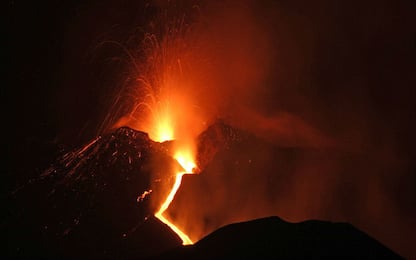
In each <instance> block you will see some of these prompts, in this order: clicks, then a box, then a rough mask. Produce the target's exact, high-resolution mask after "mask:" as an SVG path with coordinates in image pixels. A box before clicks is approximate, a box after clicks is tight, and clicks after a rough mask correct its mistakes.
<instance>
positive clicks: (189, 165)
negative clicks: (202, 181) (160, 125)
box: [155, 152, 195, 245]
mask: <svg viewBox="0 0 416 260" xmlns="http://www.w3.org/2000/svg"><path fill="white" fill-rule="evenodd" d="M175 159H176V160H177V161H178V163H179V164H180V165H181V166H182V167H183V168H184V169H185V171H180V172H178V173H177V174H176V178H175V184H174V185H173V187H172V190H171V191H170V193H169V195H168V196H167V198H166V200H165V201H164V202H163V204H162V206H161V207H160V209H159V210H158V212H156V214H155V217H157V218H158V219H159V220H160V221H162V222H163V223H165V224H166V225H168V226H169V227H170V228H171V229H172V230H173V231H174V232H175V233H176V234H178V236H179V237H180V238H181V239H182V244H183V245H191V244H193V242H192V240H191V239H190V238H189V237H188V235H186V234H185V233H184V232H183V231H182V230H180V229H179V228H178V227H177V226H176V225H175V224H174V223H172V222H171V221H169V220H168V219H167V218H166V217H164V216H163V213H164V212H165V211H166V210H167V209H168V208H169V205H170V203H171V202H172V200H173V198H174V197H175V194H176V192H177V191H178V189H179V187H180V186H181V182H182V176H183V175H185V174H193V172H192V170H193V169H194V168H195V163H194V161H193V160H192V157H191V156H190V154H188V153H183V152H177V153H176V155H175Z"/></svg>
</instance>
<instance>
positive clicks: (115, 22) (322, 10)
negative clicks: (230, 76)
mask: <svg viewBox="0 0 416 260" xmlns="http://www.w3.org/2000/svg"><path fill="white" fill-rule="evenodd" d="M156 2H158V1H155V2H151V3H148V2H146V1H138V0H135V1H129V0H123V1H108V0H106V1H50V0H48V1H41V2H39V1H18V0H16V1H8V2H7V8H6V12H7V14H6V16H5V18H6V21H5V25H6V26H5V27H6V37H5V39H4V40H3V44H4V43H5V48H3V51H4V54H3V62H5V63H6V65H5V66H4V67H5V69H6V71H5V79H6V80H5V81H4V82H5V83H4V84H2V89H3V90H2V91H3V93H5V95H4V96H3V98H4V101H3V102H2V104H3V109H2V111H3V115H4V116H3V119H4V120H5V122H3V129H5V130H6V133H5V134H4V135H3V142H5V144H4V146H5V147H6V158H7V163H6V165H5V169H6V170H5V171H3V172H5V175H6V177H5V178H6V181H5V182H4V183H5V184H3V185H6V186H5V189H6V190H8V189H10V188H11V187H13V185H14V183H15V181H16V180H17V181H19V182H21V181H23V180H25V179H27V178H28V177H29V176H31V175H34V174H37V172H36V169H40V168H43V167H45V166H46V165H47V164H48V163H49V162H50V161H51V160H52V159H53V157H54V156H55V154H56V152H57V151H58V150H59V149H60V147H67V148H69V147H74V146H77V145H80V144H82V143H83V142H85V141H86V140H88V139H90V138H92V137H93V136H95V135H96V134H97V129H98V128H99V126H100V122H101V121H102V120H103V118H104V116H105V114H106V111H107V109H108V107H109V104H110V103H111V100H112V96H113V93H114V91H116V90H117V89H116V88H117V86H119V85H120V81H122V80H123V79H124V78H125V77H126V74H125V71H126V67H125V66H126V62H123V55H124V54H123V52H122V50H120V48H118V47H116V46H115V45H114V44H113V45H112V44H106V43H105V42H107V41H116V42H119V43H122V44H123V45H125V46H126V47H127V48H132V47H133V46H135V45H136V44H137V43H138V42H140V37H141V33H142V32H141V30H140V28H144V27H145V26H146V24H147V22H148V21H149V19H150V18H152V17H153V15H154V13H156V12H157V10H158V8H159V7H160V5H159V4H155V3H156ZM273 8H278V10H277V11H276V12H274V11H273V10H274V9H273ZM415 10H416V8H415V6H414V4H412V1H270V2H266V1H264V3H263V4H262V5H258V6H257V7H256V9H255V10H254V12H255V13H257V17H260V18H262V15H261V13H262V12H265V13H268V16H266V18H264V17H263V18H262V19H265V21H266V22H268V23H269V26H268V28H267V30H268V31H269V32H271V35H272V37H271V41H272V43H273V44H275V46H276V49H278V48H280V49H281V50H283V51H280V52H278V51H277V53H278V54H273V55H277V56H276V57H279V62H277V63H276V64H273V66H274V67H275V68H277V67H278V68H279V73H277V74H276V75H274V74H271V75H270V76H269V77H268V79H267V80H268V81H269V82H270V83H269V84H270V85H274V84H273V82H279V84H280V86H281V87H280V88H278V89H276V88H273V87H270V88H264V89H263V90H262V91H263V93H261V94H262V95H264V96H265V97H267V98H264V99H261V100H262V102H261V104H260V105H259V110H260V111H266V113H273V111H277V110H284V111H289V112H290V113H294V114H299V115H301V116H303V117H304V118H309V121H310V122H313V124H314V125H318V126H319V127H320V128H321V129H323V130H324V131H327V132H330V133H335V134H334V135H336V136H338V137H339V136H343V137H346V138H347V139H348V138H350V140H351V145H352V146H354V147H356V146H360V145H363V146H365V147H371V149H367V150H366V149H363V150H364V151H372V150H374V149H379V150H380V149H383V148H385V147H387V149H391V150H394V152H393V153H394V156H395V158H401V159H403V160H404V161H405V162H406V167H405V168H406V169H405V171H404V172H401V173H397V174H399V175H400V179H401V178H403V182H405V184H406V185H407V186H406V187H407V188H405V189H403V192H404V195H403V197H404V198H402V199H400V200H398V201H399V202H400V203H403V205H405V207H410V206H409V204H410V203H412V202H414V199H411V198H410V199H409V198H408V197H409V196H410V197H412V196H415V193H414V192H411V191H409V190H410V188H409V187H411V186H412V185H413V186H414V187H416V177H415V175H416V174H415V171H416V167H415V164H414V163H413V161H414V158H415V156H416V152H415V148H414V147H415V145H416V138H415V137H414V132H416V127H415V119H416V118H415V117H416V115H415V111H416V109H415V108H416V106H415V105H414V103H415V101H414V99H415V97H416V95H415V86H416V80H415V72H416V31H415V26H414V25H415V24H416V20H415V17H416V14H415ZM273 14H275V15H276V16H277V15H278V16H279V17H280V18H278V19H274V18H273V17H274V16H273ZM267 17H268V18H267ZM262 22H264V21H262ZM282 35H283V36H284V37H282ZM283 38H284V39H283ZM120 57H121V58H120ZM277 96H279V97H282V96H284V97H287V98H280V99H281V101H280V102H279V103H278V105H277V104H276V102H275V100H276V97H277ZM340 128H342V129H341V130H340ZM386 139H389V140H388V141H386ZM362 140H365V141H362ZM385 143H387V144H386V145H385V146H383V145H381V144H385ZM378 144H380V145H378ZM3 167H4V166H3ZM395 183H399V184H397V185H398V187H396V188H394V191H395V192H400V190H401V187H402V186H401V185H405V184H403V183H402V182H395Z"/></svg>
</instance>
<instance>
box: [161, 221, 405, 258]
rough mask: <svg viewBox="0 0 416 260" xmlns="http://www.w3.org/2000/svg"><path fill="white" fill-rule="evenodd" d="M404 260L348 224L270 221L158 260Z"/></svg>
mask: <svg viewBox="0 0 416 260" xmlns="http://www.w3.org/2000/svg"><path fill="white" fill-rule="evenodd" d="M225 257H227V258H251V259H255V258H274V259H299V258H305V259H311V258H312V259H322V258H324V259H401V257H400V256H399V255H397V254H395V253H394V252H393V251H391V250H390V249H388V248H386V247H384V246H383V245H382V244H380V243H379V242H377V241H376V240H374V239H372V238H371V237H369V236H368V235H366V234H365V233H363V232H361V231H359V230H358V229H356V228H354V227H353V226H352V225H350V224H347V223H331V222H325V221H317V220H309V221H304V222H300V223H289V222H286V221H284V220H282V219H280V218H279V217H268V218H262V219H256V220H252V221H247V222H241V223H236V224H230V225H227V226H225V227H223V228H220V229H218V230H216V231H214V232H213V233H212V234H210V235H208V236H207V237H205V238H203V239H202V240H200V241H199V242H198V243H196V244H195V245H192V246H186V247H179V248H176V249H174V250H171V251H169V252H166V253H164V254H162V255H160V256H159V257H157V259H224V258H225Z"/></svg>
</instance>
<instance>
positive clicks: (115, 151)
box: [0, 0, 416, 259]
mask: <svg viewBox="0 0 416 260" xmlns="http://www.w3.org/2000/svg"><path fill="white" fill-rule="evenodd" d="M145 2H146V3H140V4H137V5H140V8H139V9H140V10H142V11H143V15H142V16H140V15H137V13H134V11H132V10H127V9H123V10H124V12H120V13H117V12H115V13H114V14H113V10H112V9H111V8H109V10H107V11H108V13H111V14H113V15H115V16H117V15H119V16H120V17H123V19H126V21H128V22H126V23H120V24H118V23H116V22H115V23H114V24H117V25H114V24H112V25H111V26H108V27H109V28H113V29H108V30H115V31H117V32H115V35H116V36H117V37H118V38H117V37H114V38H115V40H113V39H107V35H106V34H105V33H101V34H99V35H101V36H100V37H102V38H100V37H98V38H99V40H97V41H99V42H98V43H97V44H95V45H94V46H95V47H94V51H91V52H93V54H92V56H94V58H91V59H92V60H94V59H96V61H98V62H97V63H100V64H101V63H102V64H101V65H102V66H103V67H105V68H107V69H106V70H104V72H100V73H94V72H91V75H92V76H91V75H90V77H91V78H94V80H90V83H91V82H92V83H94V82H98V83H96V85H97V86H98V85H99V86H100V88H99V87H97V89H100V91H97V93H99V94H100V95H101V96H100V95H97V96H99V97H97V100H98V99H99V101H97V102H96V105H97V106H96V108H95V110H97V111H98V110H99V112H97V113H96V114H94V113H93V112H91V111H90V114H88V113H87V112H85V114H86V115H84V117H88V116H91V118H93V119H91V120H86V121H87V123H85V126H84V127H80V129H82V130H80V131H81V132H82V131H85V132H84V133H87V132H88V133H92V134H89V135H88V134H85V136H86V137H85V138H84V136H82V137H83V138H84V139H85V140H84V139H82V138H81V137H79V139H82V141H80V142H79V143H80V145H74V146H71V145H69V146H64V145H62V146H60V145H61V144H60V142H61V139H63V137H62V136H60V135H56V136H54V138H53V141H52V142H50V143H49V144H51V145H54V146H55V147H54V148H55V149H56V150H54V151H53V152H50V154H49V157H51V158H52V157H53V158H54V159H53V160H51V161H48V162H47V163H45V164H43V165H40V166H38V165H36V166H33V168H35V169H36V170H34V172H35V173H34V174H31V175H29V173H27V176H29V177H28V178H27V179H25V180H24V181H16V183H17V184H18V185H16V186H13V189H11V190H12V191H11V192H9V193H8V194H7V198H8V199H10V201H11V202H10V209H9V210H8V211H7V212H6V213H5V214H4V218H2V219H1V226H0V228H1V231H2V232H1V233H3V234H5V235H4V236H5V238H6V240H7V243H6V242H5V243H2V244H4V245H6V248H5V249H4V250H2V251H3V252H5V254H6V256H11V257H28V256H29V257H32V256H35V257H36V256H38V257H41V258H60V257H64V258H145V259H147V258H152V259H154V258H156V259H159V258H161V259H165V258H172V257H176V258H177V257H181V258H224V257H230V258H232V257H236V256H237V257H253V258H258V257H270V256H274V257H277V258H308V257H312V258H315V257H318V258H319V257H327V258H328V257H329V258H389V259H396V258H400V256H399V255H397V254H396V253H395V252H394V251H397V252H399V254H404V255H406V256H407V255H410V254H411V252H410V251H411V250H412V246H411V245H410V244H411V242H409V241H405V239H403V237H406V235H404V234H405V233H406V232H408V230H412V227H416V226H415V224H414V221H413V218H412V216H416V213H414V210H413V207H410V206H409V205H413V204H412V203H411V202H412V201H414V200H413V199H412V198H413V197H412V196H411V195H412V194H414V192H413V191H411V190H412V189H413V187H411V188H412V189H409V186H411V185H409V183H412V180H414V179H412V178H413V177H412V176H411V175H406V174H405V173H406V172H410V171H411V170H412V167H411V165H412V164H411V163H410V159H409V158H410V155H409V156H408V157H409V158H408V157H406V156H404V155H403V154H405V153H404V152H401V151H399V149H398V144H399V143H401V141H403V140H402V139H400V138H399V137H398V136H399V133H400V135H401V134H402V133H403V131H399V130H400V129H410V127H407V123H402V122H408V121H409V120H404V119H406V118H407V117H406V116H409V118H410V117H411V115H412V114H411V113H409V114H406V113H404V114H400V116H401V117H396V116H395V114H394V111H393V110H392V109H384V107H383V108H381V107H382V106H378V105H379V103H377V102H380V103H382V102H381V101H380V100H382V101H383V98H380V95H382V94H378V93H379V91H378V89H373V88H371V86H379V85H380V81H381V80H380V79H379V78H380V77H381V76H380V75H382V74H383V73H381V72H382V71H383V69H384V67H383V66H381V65H378V64H383V62H384V61H383V62H381V61H380V60H381V58H379V51H378V50H376V51H372V50H373V48H374V44H373V43H374V42H377V44H382V41H380V39H384V38H383V37H384V34H383V33H381V32H379V31H378V30H381V29H380V28H381V27H383V26H381V25H382V22H381V21H382V20H381V18H380V19H379V17H383V15H385V13H386V12H387V11H385V10H384V9H381V11H380V10H378V9H377V8H373V6H372V5H369V6H368V10H371V12H370V11H369V12H370V13H371V15H369V16H368V17H371V19H370V20H371V21H368V20H366V19H367V16H365V15H363V14H361V13H360V14H359V15H362V16H363V17H358V16H359V15H358V14H357V17H358V18H360V19H361V20H360V19H358V18H357V24H358V25H359V24H365V25H366V26H367V27H368V28H373V27H374V28H373V29H372V30H369V31H364V32H361V31H360V30H364V29H362V28H361V27H362V26H357V24H353V23H352V22H351V19H350V18H348V19H347V18H345V17H347V16H344V15H343V14H344V13H343V12H344V10H349V9H348V8H347V7H348V6H343V7H342V8H339V7H338V6H337V5H336V4H334V5H333V6H332V5H331V4H329V3H326V2H325V4H323V5H325V6H327V9H325V8H323V9H320V8H318V7H315V6H314V5H313V4H312V5H311V4H307V3H306V2H305V3H303V2H302V3H298V5H299V6H297V5H296V4H290V3H284V1H283V2H280V1H279V2H278V3H277V2H275V1H261V3H260V2H259V3H256V2H257V1H232V0H231V1H228V0H227V1H203V0H185V1H182V0H181V1H167V2H166V3H165V1H149V2H148V1H145ZM318 2H319V1H318ZM142 5H143V6H142ZM292 5H293V6H292ZM317 6H318V5H317ZM344 7H345V8H344ZM120 8H121V7H120ZM123 8H125V7H123ZM362 8H364V9H365V7H362ZM374 9H377V10H378V11H377V10H374ZM351 10H352V11H351V12H352V13H354V14H355V10H356V9H355V8H352V9H351ZM365 10H367V9H365ZM386 10H387V9H386ZM389 10H390V9H389ZM78 11H79V10H78ZM78 11H74V13H77V17H78V15H79V17H84V16H85V17H87V16H88V15H85V14H84V16H83V15H82V13H79V12H78ZM128 11H129V12H132V15H131V16H128V17H125V18H124V13H125V12H128ZM86 12H87V11H86ZM137 12H138V11H137ZM373 12H374V13H373ZM133 13H134V14H133ZM362 13H365V12H364V11H362ZM322 14H325V15H322ZM100 15H101V16H102V17H103V18H102V19H103V20H106V18H107V17H106V12H104V11H103V13H102V14H100ZM97 16H99V15H97ZM101 16H99V17H101ZM137 16H140V19H139V18H137ZM85 17H84V19H87V20H88V19H90V20H95V18H97V17H92V18H85ZM88 17H89V16H88ZM117 17H118V16H117ZM120 17H119V18H120ZM133 17H134V18H133ZM394 17H396V16H394ZM76 19H81V18H76ZM76 19H75V18H74V20H76ZM120 19H121V18H120ZM136 19H137V20H136ZM378 19H379V20H378ZM133 21H135V22H137V23H139V24H138V25H135V24H134V22H133ZM333 21H335V22H334V23H333ZM354 21H355V20H354ZM377 21H379V23H377ZM78 22H79V24H82V25H84V21H83V20H79V21H78ZM130 23H132V24H131V25H130V27H133V26H134V28H130V30H128V29H125V31H123V29H124V27H127V24H130ZM73 24H76V21H74V23H73ZM86 24H87V23H86ZM137 26H138V27H137ZM354 26H355V27H354ZM66 27H68V26H66ZM66 27H65V28H66ZM103 27H106V26H103ZM356 27H357V28H356ZM367 27H366V28H367ZM88 28H89V27H88V26H85V28H84V29H83V30H85V31H83V33H80V36H82V37H85V35H90V31H89V30H90V29H88ZM114 28H115V29H114ZM351 28H353V29H351ZM66 30H67V31H68V35H69V36H67V38H68V39H71V40H73V41H75V40H74V39H77V40H79V41H80V42H81V39H82V37H72V35H71V34H70V33H69V32H70V31H71V30H74V29H70V28H69V27H68V28H67V29H66ZM91 30H92V29H91ZM63 31H65V30H63ZM118 31H120V32H118ZM118 33H119V34H118ZM75 35H76V34H75ZM103 35H104V36H103ZM396 36H397V37H396V38H398V39H400V37H399V36H401V35H396ZM91 37H92V36H91ZM403 37H404V36H403ZM108 38H110V37H108ZM120 38H123V39H120ZM392 38H394V37H392ZM351 39H354V40H351ZM68 41H69V40H68ZM357 42H359V43H360V44H361V45H359V44H358V43H357ZM380 42H381V43H380ZM67 45H68V46H70V47H72V46H76V44H74V45H72V44H70V43H68V44H67ZM385 45H386V46H388V47H389V48H390V46H391V44H390V43H389V44H387V43H386V44H385ZM65 46H66V45H65ZM346 46H347V47H346ZM383 46H384V45H383ZM397 46H399V45H397ZM400 46H401V45H400ZM70 47H68V48H70ZM380 48H382V47H380ZM101 52H102V53H103V56H105V58H103V60H100V59H99V58H96V57H99V55H100V54H101ZM367 52H368V53H367ZM69 53H72V54H73V53H75V51H72V49H71V51H70V52H69ZM114 53H116V54H115V55H114V56H115V57H111V58H109V57H108V56H111V55H113V54H114ZM366 55H367V56H366ZM72 56H74V57H75V56H77V55H72ZM79 56H82V55H79ZM387 56H388V57H387ZM386 57H387V58H386V59H387V60H388V59H392V58H391V57H395V55H386ZM56 59H58V60H60V61H61V58H60V57H58V58H56ZM73 59H74V60H75V59H76V58H73ZM109 60H110V61H109ZM65 61H66V60H65ZM101 61H102V62H101ZM388 61H390V60H388ZM117 62H119V63H117ZM86 63H88V62H86ZM115 63H117V64H116V65H114V64H115ZM390 63H391V62H385V64H390ZM88 64H89V63H88ZM334 64H336V65H334ZM386 66H387V65H386ZM34 67H35V66H34ZM65 68H66V67H65ZM68 68H70V66H69V65H68ZM79 70H80V71H81V70H82V69H79ZM30 71H31V70H30ZM68 71H70V69H68ZM107 72H109V73H108V75H107V74H106V73H107ZM110 72H111V73H110ZM33 73H34V74H33V75H35V74H36V71H35V70H34V72H33ZM66 73H67V74H71V72H66ZM80 73H81V72H80ZM82 73H86V72H82ZM62 74H65V73H62ZM97 74H99V75H98V76H97ZM384 74H386V73H384ZM18 75H19V77H20V76H21V75H20V74H18ZM22 75H24V76H26V74H24V73H22ZM30 75H32V74H30ZM36 75H37V74H36ZM57 75H60V74H59V73H57ZM85 75H86V74H85ZM351 75H354V76H351ZM33 77H34V76H33ZM56 77H58V76H56ZM361 77H362V78H361ZM16 78H17V77H16ZM22 78H24V77H22ZM68 78H72V74H71V75H70V76H68ZM74 78H77V77H75V76H74ZM392 78H393V77H392ZM394 78H395V79H396V78H400V79H402V78H405V77H396V76H395V77H394ZM81 79H83V77H78V78H77V80H79V81H81ZM389 80H390V78H389V79H388V80H385V82H389ZM62 81H65V80H64V79H62ZM391 81H393V80H391ZM74 82H76V80H75V79H74ZM101 82H102V89H101ZM55 83H56V82H55ZM55 83H54V84H55ZM65 84H68V85H71V83H65ZM106 84H107V85H111V86H110V87H108V86H107V85H106ZM73 85H74V86H78V85H77V84H73ZM79 85H81V87H79V89H81V88H82V86H83V85H82V84H79ZM85 85H88V82H86V83H85ZM92 85H94V84H92ZM364 86H369V87H368V88H369V90H366V89H365V87H364ZM71 87H72V86H71ZM91 88H92V87H91ZM58 92H59V91H56V93H55V96H59V98H57V100H56V101H54V102H56V103H60V100H61V99H62V100H67V99H68V100H69V99H71V98H69V97H68V98H67V97H66V96H65V93H63V94H61V93H58ZM84 92H85V93H86V95H87V94H88V95H89V96H88V97H90V98H91V96H95V95H96V92H95V91H90V92H91V93H89V92H88V91H84ZM87 92H88V93H87ZM389 93H390V92H389ZM81 94H82V93H81V91H80V93H76V95H77V97H78V95H81ZM55 96H54V97H55ZM61 96H62V97H61ZM88 97H86V98H85V99H86V100H88ZM373 99H375V100H376V101H374V100H373ZM378 99H380V100H378ZM74 100H75V101H74ZM76 100H77V98H74V99H73V100H72V101H73V102H74V103H70V102H69V101H66V102H68V104H69V103H70V104H71V105H69V106H68V108H65V109H67V110H70V113H68V114H67V115H68V116H63V115H61V114H59V115H58V116H57V117H59V119H60V120H63V119H61V118H64V119H65V120H66V117H68V118H71V116H72V117H76V114H77V112H76V111H78V112H79V111H82V108H77V103H76V102H78V101H76ZM86 102H87V103H88V101H86ZM65 104H67V103H64V104H63V105H62V106H65ZM74 104H75V105H74ZM98 104H99V105H98ZM91 106H93V105H91ZM395 107H397V106H395ZM49 109H50V108H49V107H47V109H46V110H49ZM77 109H78V110H77ZM84 110H85V109H84ZM391 111H393V112H391ZM83 113H84V111H82V112H79V113H78V114H83ZM57 114H58V113H57ZM79 118H80V119H78V120H82V118H83V117H82V116H80V117H79ZM388 118H390V119H391V121H392V124H391V125H395V124H396V125H400V124H399V123H402V124H403V125H400V126H402V128H400V129H399V127H397V129H393V130H392V129H391V128H390V127H385V124H386V123H385V120H387V119H388ZM397 118H398V119H397ZM403 118H404V119H403ZM393 119H394V120H393ZM39 122H42V124H45V126H47V125H48V121H46V120H45V121H42V120H41V119H40V120H39ZM70 124H71V120H69V119H68V122H66V125H70ZM28 125H29V123H28ZM404 126H406V127H404ZM45 128H46V127H45ZM74 128H76V127H75V126H74ZM22 129H23V128H22ZM85 129H86V130H85ZM48 130H49V131H51V132H53V131H54V130H53V128H51V129H48ZM396 130H397V131H396ZM19 131H23V130H19ZM19 133H20V132H19ZM24 134H25V135H26V133H24ZM69 135H74V136H75V134H73V133H70V134H69ZM80 135H81V134H80ZM22 136H23V135H22ZM22 136H19V138H20V139H22V140H23V139H24V138H23V137H22ZM60 138H61V139H60ZM73 138H74V139H75V137H73ZM27 139H28V140H29V139H30V138H27ZM22 142H23V141H22ZM29 146H30V145H27V144H26V143H25V144H24V145H23V146H22V147H24V149H28V147H29ZM33 147H34V148H31V149H32V150H29V151H32V153H33V154H35V152H33V151H34V150H36V149H37V146H33ZM406 147H407V146H406ZM24 149H23V150H24ZM36 152H38V151H37V150H36ZM41 153H42V152H41V151H39V154H41ZM31 155H32V154H31ZM38 156H41V155H38ZM33 157H35V156H33ZM46 158H48V157H46ZM44 160H45V161H46V159H44ZM24 161H25V157H19V160H18V164H19V165H23V164H24V163H23V164H22V162H24ZM34 161H35V160H34ZM29 164H30V163H27V165H29ZM22 167H23V166H22ZM30 167H32V166H30ZM28 168H29V166H26V168H24V167H23V168H22V169H23V170H24V171H26V170H27V169H28ZM13 185H15V184H14V183H13ZM398 190H400V192H402V191H403V192H402V193H400V194H398V193H396V192H397V191H398ZM409 194H410V195H409ZM409 236H411V237H414V235H413V234H409ZM373 237H374V238H373ZM409 240H411V239H409ZM379 241H380V242H379ZM384 244H385V245H387V247H386V246H384ZM390 247H391V248H392V249H393V250H394V251H392V250H390V249H389V248H390Z"/></svg>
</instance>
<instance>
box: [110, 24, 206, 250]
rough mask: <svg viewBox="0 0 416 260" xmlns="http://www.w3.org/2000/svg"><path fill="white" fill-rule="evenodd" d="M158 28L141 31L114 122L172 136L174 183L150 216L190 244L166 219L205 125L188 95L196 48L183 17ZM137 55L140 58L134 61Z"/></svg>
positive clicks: (156, 136)
mask: <svg viewBox="0 0 416 260" xmlns="http://www.w3.org/2000/svg"><path fill="white" fill-rule="evenodd" d="M153 29H154V30H155V31H156V32H158V33H159V34H158V33H153V34H150V33H148V34H146V35H145V36H144V40H143V42H142V48H141V49H140V53H139V55H138V57H137V58H136V57H133V55H131V57H132V58H133V59H134V60H133V61H132V63H133V65H134V66H133V68H134V70H133V72H132V74H133V76H132V77H131V78H133V80H132V83H131V84H130V85H129V86H128V88H126V89H124V94H126V93H127V94H126V96H128V97H130V100H128V99H127V100H128V101H130V103H129V102H128V101H126V99H123V101H122V102H124V103H123V104H122V105H124V106H126V103H127V106H126V107H127V108H126V109H125V110H126V111H127V113H125V114H124V115H123V116H122V117H121V119H119V120H118V122H117V123H116V124H115V125H114V126H113V127H115V128H118V127H120V126H129V127H131V128H133V129H136V130H140V131H143V132H146V133H148V134H149V137H150V138H151V139H152V140H154V141H157V142H165V141H172V140H175V142H173V149H172V151H170V153H171V156H172V157H173V158H174V159H175V160H176V161H177V162H178V164H179V165H180V166H181V169H180V170H179V171H178V172H176V173H174V178H175V181H174V184H173V186H172V187H171V189H170V190H169V191H166V194H167V196H166V199H165V200H164V201H163V202H162V204H161V205H160V207H159V209H158V210H157V212H156V213H155V217H156V218H158V219H159V220H160V221H162V222H163V223H165V224H166V225H168V226H169V227H170V228H171V229H172V230H173V231H174V232H175V233H176V234H177V235H178V236H179V237H180V238H181V239H182V242H183V244H184V245H187V244H192V243H193V242H192V240H191V239H190V238H189V236H188V235H187V234H186V233H185V232H184V231H182V230H181V228H180V227H178V226H177V225H175V223H174V221H172V220H170V219H169V217H168V216H167V214H165V211H166V210H167V209H168V208H169V205H170V204H171V202H172V200H173V199H174V197H175V194H176V192H177V191H178V189H179V187H180V185H181V181H182V177H183V175H185V174H193V173H196V168H197V166H196V163H195V157H196V156H195V151H196V149H195V147H196V145H195V138H196V136H197V135H198V134H199V133H200V132H202V130H203V129H204V126H205V124H204V121H203V118H204V117H203V116H202V115H201V113H200V111H201V109H199V107H198V105H197V101H196V99H195V98H194V96H192V91H191V90H192V89H194V88H195V85H196V84H197V83H196V78H197V77H198V75H199V74H198V71H196V70H195V68H196V67H198V66H195V61H197V60H198V59H197V58H196V57H195V53H196V52H195V51H193V48H192V46H191V45H192V44H191V42H192V41H190V40H189V39H186V37H187V36H188V34H189V30H190V27H189V26H188V25H186V24H185V21H184V19H178V20H176V21H175V22H173V23H170V24H168V25H167V26H166V25H163V26H162V25H161V28H156V29H155V28H153ZM137 61H140V62H137Z"/></svg>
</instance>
